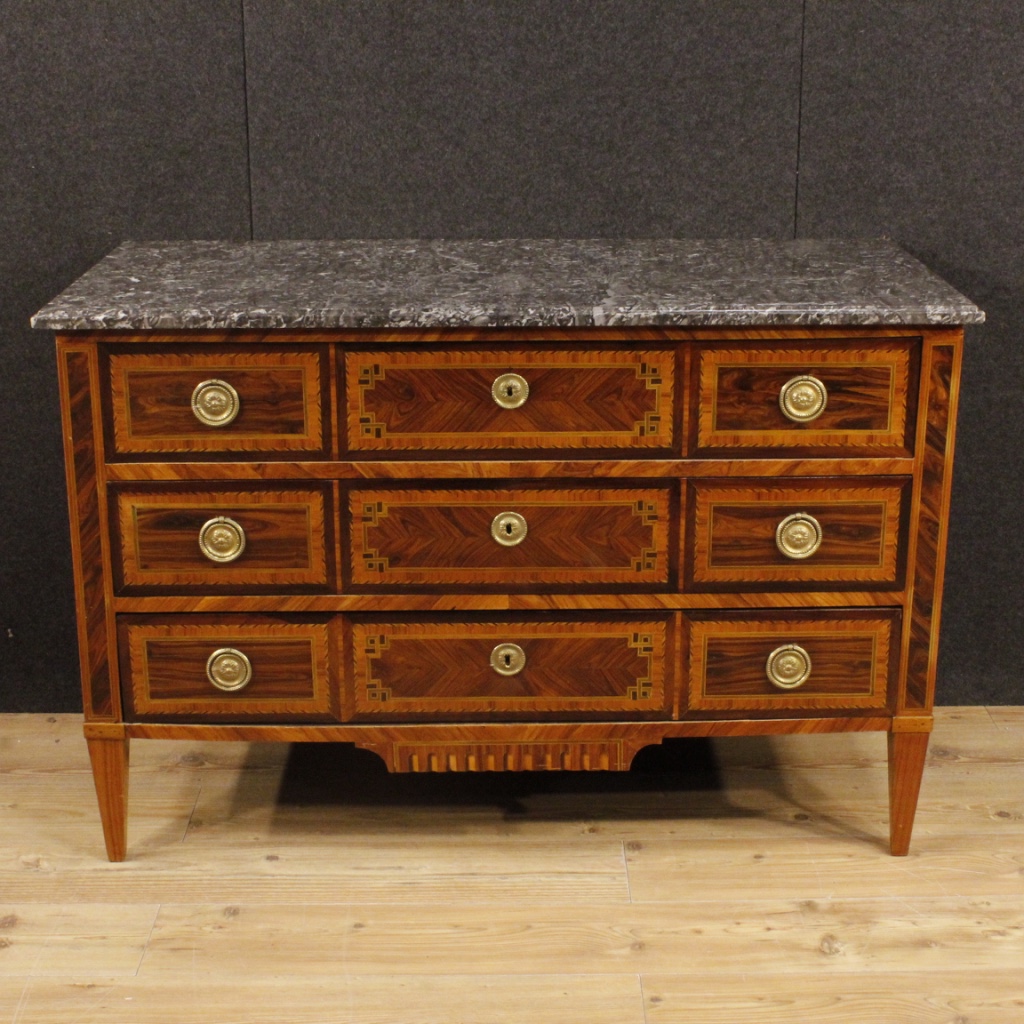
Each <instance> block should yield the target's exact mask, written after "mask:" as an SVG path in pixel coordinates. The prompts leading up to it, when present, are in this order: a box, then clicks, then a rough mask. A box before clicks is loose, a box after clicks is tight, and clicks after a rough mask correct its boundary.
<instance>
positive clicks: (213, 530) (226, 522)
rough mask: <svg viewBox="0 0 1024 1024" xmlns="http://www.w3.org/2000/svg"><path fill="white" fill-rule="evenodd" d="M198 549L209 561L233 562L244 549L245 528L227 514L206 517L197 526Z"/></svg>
mask: <svg viewBox="0 0 1024 1024" xmlns="http://www.w3.org/2000/svg"><path fill="white" fill-rule="evenodd" d="M199 550H200V551H202V553H203V554H204V555H205V556H206V557H207V558H208V559H209V560H210V561H211V562H233V561H234V560H235V559H236V558H238V557H239V556H240V555H241V554H242V552H243V551H244V550H245V530H243V529H242V524H241V523H236V522H235V521H234V519H228V517H227V516H217V517H216V518H215V519H208V520H207V521H206V522H205V523H203V525H202V526H201V527H200V528H199Z"/></svg>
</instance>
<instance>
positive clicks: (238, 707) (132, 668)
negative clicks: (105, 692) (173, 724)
mask: <svg viewBox="0 0 1024 1024" xmlns="http://www.w3.org/2000/svg"><path fill="white" fill-rule="evenodd" d="M118 642H119V648H120V656H121V678H122V690H123V693H124V701H125V708H126V718H128V719H129V720H131V719H138V720H140V721H144V720H146V719H175V718H179V719H180V718H189V719H194V720H201V721H223V722H229V721H250V720H252V721H255V720H258V719H274V720H277V721H289V720H300V721H301V720H310V719H316V720H329V719H332V718H335V717H336V715H335V714H334V713H333V712H332V707H333V706H334V704H335V703H336V699H332V692H331V686H330V662H331V659H330V651H329V647H330V644H329V642H328V627H327V625H326V623H324V622H302V623H293V622H284V621H281V620H279V619H275V618H272V617H270V616H261V615H246V616H238V615H236V616H217V617H214V616H206V615H179V616H163V617H157V616H141V615H138V616H122V617H120V618H119V620H118ZM218 652H223V653H221V654H219V656H218ZM239 655H241V656H242V657H239ZM246 660H247V661H248V666H249V672H250V678H249V681H248V682H247V683H245V684H244V685H243V686H241V688H238V689H234V690H231V689H221V688H219V687H218V686H217V685H215V684H214V682H213V681H212V679H211V675H212V676H214V677H216V678H218V679H219V680H220V683H221V685H224V686H236V685H237V684H238V683H239V682H241V681H242V680H243V679H244V677H245V672H246V669H245V662H246Z"/></svg>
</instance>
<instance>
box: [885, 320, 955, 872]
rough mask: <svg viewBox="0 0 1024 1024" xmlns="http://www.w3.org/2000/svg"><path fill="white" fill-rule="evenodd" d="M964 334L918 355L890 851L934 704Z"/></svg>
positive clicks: (908, 818) (938, 334) (908, 815)
mask: <svg viewBox="0 0 1024 1024" xmlns="http://www.w3.org/2000/svg"><path fill="white" fill-rule="evenodd" d="M962 358H963V330H962V329H956V330H948V331H935V332H928V333H926V334H925V336H924V343H923V351H922V356H921V385H920V386H921V393H920V405H919V409H920V415H919V418H918V424H917V442H916V449H915V456H916V463H917V466H916V470H915V473H914V497H913V511H912V520H911V522H912V530H911V537H910V557H909V565H910V566H911V567H912V568H911V573H910V579H909V580H908V583H909V587H908V594H907V606H906V613H905V614H904V621H903V657H902V665H903V676H902V685H901V687H900V692H899V698H900V699H899V704H898V706H897V708H896V717H895V718H894V719H893V723H892V728H891V729H890V732H889V737H888V743H889V847H890V850H891V851H892V853H893V855H894V856H904V855H906V853H907V852H908V850H909V848H910V834H911V830H912V829H913V826H914V814H915V812H916V810H917V798H918V795H919V793H920V789H921V778H922V776H923V774H924V762H925V757H926V755H927V752H928V734H929V733H930V732H931V728H932V707H933V705H934V701H935V670H936V664H937V659H938V648H939V621H940V613H941V608H942V584H943V577H944V572H945V564H946V539H947V535H948V522H949V504H950V494H951V491H952V483H953V474H952V470H953V449H954V442H955V438H956V410H957V399H958V397H959V385H960V364H961V360H962Z"/></svg>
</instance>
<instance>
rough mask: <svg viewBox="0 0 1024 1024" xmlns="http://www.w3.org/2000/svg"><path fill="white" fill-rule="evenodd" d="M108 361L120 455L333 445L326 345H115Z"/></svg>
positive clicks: (308, 450)
mask: <svg viewBox="0 0 1024 1024" xmlns="http://www.w3.org/2000/svg"><path fill="white" fill-rule="evenodd" d="M107 365H108V374H107V380H108V382H109V389H110V392H109V396H110V401H109V405H108V408H109V410H110V412H109V417H108V432H109V435H110V436H109V438H108V444H110V443H112V450H113V451H114V452H115V453H116V454H117V455H135V454H140V455H141V454H164V453H167V454H169V453H181V454H186V453H187V454H190V455H194V454H197V453H210V454H225V453H229V452H230V453H246V452H252V453H259V455H260V457H262V458H265V457H266V456H267V455H268V454H273V453H275V452H277V453H281V454H282V455H286V454H290V453H296V452H302V453H304V454H306V455H307V456H318V455H323V454H325V450H326V448H327V443H328V442H327V436H326V430H325V423H326V421H328V420H329V416H328V415H325V410H326V409H327V408H328V402H327V399H326V395H327V388H328V385H329V372H328V364H327V351H326V349H322V348H316V347H314V346H308V347H298V346H296V347H292V346H288V347H281V348H271V347H269V346H259V347H249V346H231V347H230V348H223V349H214V348H212V347H208V346H203V347H198V346H196V347H186V346H176V347H175V348H174V350H173V351H170V350H146V351H142V352H140V351H139V350H138V348H134V349H133V350H132V351H124V350H121V351H119V350H118V349H117V348H116V347H114V346H112V347H111V348H110V350H109V354H108V361H107Z"/></svg>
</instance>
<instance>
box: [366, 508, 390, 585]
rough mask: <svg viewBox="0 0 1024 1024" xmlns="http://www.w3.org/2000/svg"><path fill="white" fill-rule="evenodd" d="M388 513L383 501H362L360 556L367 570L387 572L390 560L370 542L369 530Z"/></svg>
mask: <svg viewBox="0 0 1024 1024" xmlns="http://www.w3.org/2000/svg"><path fill="white" fill-rule="evenodd" d="M387 515H388V505H387V503H386V502H383V501H367V502H364V503H363V513H362V516H363V523H362V525H363V548H362V551H361V552H360V557H361V558H362V560H363V566H364V568H365V569H366V570H367V571H368V572H387V570H388V568H389V566H390V564H391V563H390V561H389V560H388V558H387V556H386V555H382V554H381V553H380V551H379V550H378V549H377V548H375V547H374V546H373V545H372V544H371V543H370V537H369V532H370V530H372V529H373V528H374V527H375V526H377V525H378V524H379V523H380V521H381V520H382V519H386V518H387Z"/></svg>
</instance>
